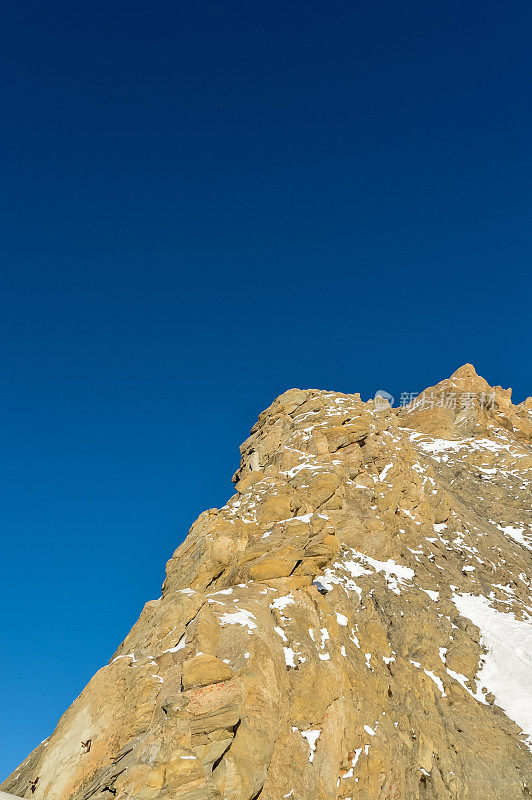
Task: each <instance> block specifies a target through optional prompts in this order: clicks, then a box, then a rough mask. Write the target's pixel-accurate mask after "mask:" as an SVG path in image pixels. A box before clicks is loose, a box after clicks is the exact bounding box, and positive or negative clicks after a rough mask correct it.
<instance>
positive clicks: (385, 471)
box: [379, 463, 393, 483]
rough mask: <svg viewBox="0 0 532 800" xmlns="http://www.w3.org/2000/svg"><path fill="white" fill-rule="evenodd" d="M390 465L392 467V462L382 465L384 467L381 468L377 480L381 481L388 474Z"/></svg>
mask: <svg viewBox="0 0 532 800" xmlns="http://www.w3.org/2000/svg"><path fill="white" fill-rule="evenodd" d="M392 467H393V463H391V464H386V466H385V467H384V469H383V470H382V472H381V474H380V475H379V480H380V481H381V483H382V481H383V480H384V479H385V477H386V475H387V474H388V471H389V470H390V469H391V468H392Z"/></svg>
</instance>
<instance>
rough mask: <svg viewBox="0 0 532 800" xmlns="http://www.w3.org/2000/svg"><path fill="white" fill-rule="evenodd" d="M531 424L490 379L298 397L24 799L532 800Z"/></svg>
mask: <svg viewBox="0 0 532 800" xmlns="http://www.w3.org/2000/svg"><path fill="white" fill-rule="evenodd" d="M531 422H532V399H530V398H529V399H528V400H527V401H525V402H524V403H522V404H520V405H513V404H512V402H511V392H510V391H509V390H506V391H505V390H503V389H501V388H500V387H495V388H492V387H490V386H489V385H488V384H487V383H486V381H484V380H483V379H482V378H480V377H479V376H478V375H477V374H476V372H475V370H474V368H473V367H471V366H470V365H466V366H464V367H462V368H461V369H459V370H458V371H457V372H456V373H455V374H454V375H453V376H452V377H451V378H450V379H448V380H445V381H442V382H441V383H439V384H437V386H435V387H432V388H431V389H428V390H426V391H425V392H424V393H423V395H422V396H421V397H420V398H418V399H417V401H415V402H414V403H412V404H410V405H409V406H407V407H405V408H399V409H392V408H390V407H388V406H386V404H384V403H382V402H377V403H376V404H375V403H374V402H373V401H369V402H362V401H361V399H360V396H359V395H348V394H341V393H338V392H332V391H318V390H313V389H312V390H306V391H302V390H299V389H292V390H290V391H288V392H285V394H283V395H281V397H279V398H278V399H277V400H275V402H274V403H273V404H272V405H271V406H270V407H269V408H268V409H267V410H266V411H264V412H263V413H262V414H261V415H260V417H259V420H258V422H257V423H256V425H255V426H254V428H253V430H252V433H251V436H250V437H249V438H248V439H247V440H246V441H245V442H244V444H243V445H242V447H241V454H242V459H241V465H240V468H239V469H238V471H237V473H236V475H235V476H234V478H233V480H234V481H235V483H236V494H234V495H233V496H232V497H231V498H230V499H229V500H228V502H227V504H226V505H225V506H224V507H223V508H221V509H210V510H208V511H205V512H204V513H203V514H201V516H200V517H199V518H198V520H197V521H196V522H195V523H194V524H193V526H192V528H191V530H190V533H189V535H188V536H187V538H186V539H185V541H184V542H183V544H181V545H180V546H179V547H178V549H177V550H176V552H175V553H174V555H173V556H172V558H171V559H170V561H169V562H168V564H167V577H166V580H165V583H164V587H163V594H162V597H161V599H159V600H154V601H150V602H148V603H147V604H146V606H145V608H144V610H143V612H142V614H141V616H140V619H139V620H138V622H137V623H136V624H135V626H134V627H133V629H132V630H131V632H130V633H129V634H128V636H127V637H126V639H125V641H124V642H123V643H122V644H121V645H120V647H119V648H118V650H117V651H116V653H115V655H114V656H113V657H112V659H111V660H110V662H109V664H107V665H106V666H103V667H102V668H101V669H100V670H99V671H98V672H97V673H96V675H95V676H94V677H93V679H92V680H91V681H90V683H89V684H88V686H87V687H86V688H85V690H84V691H83V692H82V694H81V695H80V696H79V697H78V698H77V699H76V701H75V702H74V703H73V704H72V706H71V707H70V708H69V709H68V710H67V711H66V712H65V714H64V715H63V717H62V718H61V719H60V721H59V723H58V726H57V728H56V730H55V732H54V733H53V734H52V735H51V736H50V738H49V739H47V740H46V741H45V742H44V743H42V744H41V745H40V746H39V747H38V748H37V749H36V750H34V751H33V753H31V754H30V756H29V757H28V758H27V759H26V761H25V762H24V763H23V764H22V765H21V766H20V767H19V768H18V769H17V770H15V772H14V773H13V775H12V776H10V777H9V778H8V779H7V780H6V781H5V782H4V784H3V786H2V788H3V789H4V790H5V791H7V792H11V793H13V794H16V795H20V796H22V797H27V798H32V797H34V798H35V800H44V798H48V800H59V798H61V800H63V799H64V800H66V798H76V800H82V798H83V799H84V800H88V799H89V798H91V797H93V798H95V800H102V798H107V797H109V795H113V796H116V798H117V800H118V799H119V798H131V799H132V800H133V798H136V799H138V800H155V798H161V800H163V798H168V800H222V798H224V799H225V800H252V799H253V798H258V797H259V796H260V798H261V800H281V799H282V798H294V800H333V799H336V798H345V800H347V799H348V798H352V800H355V799H356V798H364V800H392V799H393V800H406V799H407V798H437V799H438V800H451V799H452V800H466V798H467V800H498V799H500V800H513V799H514V798H515V800H518V799H519V800H522V798H523V797H528V796H529V794H530V793H531V792H532V788H530V787H531V786H532V755H531V752H530V748H531V746H532V698H531V687H532V653H531V639H532V635H531V629H530V612H531V610H532V599H531V582H530V578H531V574H530V565H531V549H532V511H531V505H532V504H531V486H532V425H531ZM147 546H149V540H147ZM117 568H119V567H117ZM82 743H84V744H83V745H82Z"/></svg>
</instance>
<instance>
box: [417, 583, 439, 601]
mask: <svg viewBox="0 0 532 800" xmlns="http://www.w3.org/2000/svg"><path fill="white" fill-rule="evenodd" d="M419 588H420V589H421V587H419ZM421 591H422V592H425V594H428V596H429V597H430V599H431V600H434V602H436V601H437V599H438V597H439V596H440V593H439V592H433V591H432V589H421Z"/></svg>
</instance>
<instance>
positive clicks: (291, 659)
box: [283, 647, 296, 667]
mask: <svg viewBox="0 0 532 800" xmlns="http://www.w3.org/2000/svg"><path fill="white" fill-rule="evenodd" d="M283 650H284V660H285V662H286V666H287V667H295V665H296V662H295V656H296V654H295V653H294V651H293V650H292V648H291V647H283Z"/></svg>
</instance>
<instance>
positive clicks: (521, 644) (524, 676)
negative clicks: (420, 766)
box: [453, 594, 532, 749]
mask: <svg viewBox="0 0 532 800" xmlns="http://www.w3.org/2000/svg"><path fill="white" fill-rule="evenodd" d="M453 602H454V604H455V606H456V608H457V609H458V613H459V614H461V616H463V617H467V618H468V619H470V620H471V622H472V623H473V624H474V625H476V626H477V627H478V628H480V632H481V636H482V638H481V643H482V645H483V646H484V647H486V648H487V650H488V652H487V654H486V656H485V658H484V661H483V663H482V665H481V668H480V671H479V673H478V675H477V682H478V687H479V689H482V687H485V688H487V689H488V691H489V692H492V693H493V695H494V697H495V702H496V703H497V705H498V706H500V707H501V708H502V710H503V711H504V712H505V714H506V715H507V716H508V717H510V719H512V720H513V721H514V722H515V723H517V725H519V727H520V728H521V729H522V730H523V731H524V732H525V734H527V737H528V739H527V741H528V744H529V746H530V747H531V749H532V620H531V618H530V617H528V619H526V620H519V619H517V618H516V617H515V614H513V613H504V612H502V611H497V610H496V609H495V608H492V606H491V605H490V601H489V600H488V598H486V597H484V596H483V595H471V594H461V595H460V594H455V595H453ZM479 694H480V692H479V690H477V693H476V697H477V699H480V698H479Z"/></svg>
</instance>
